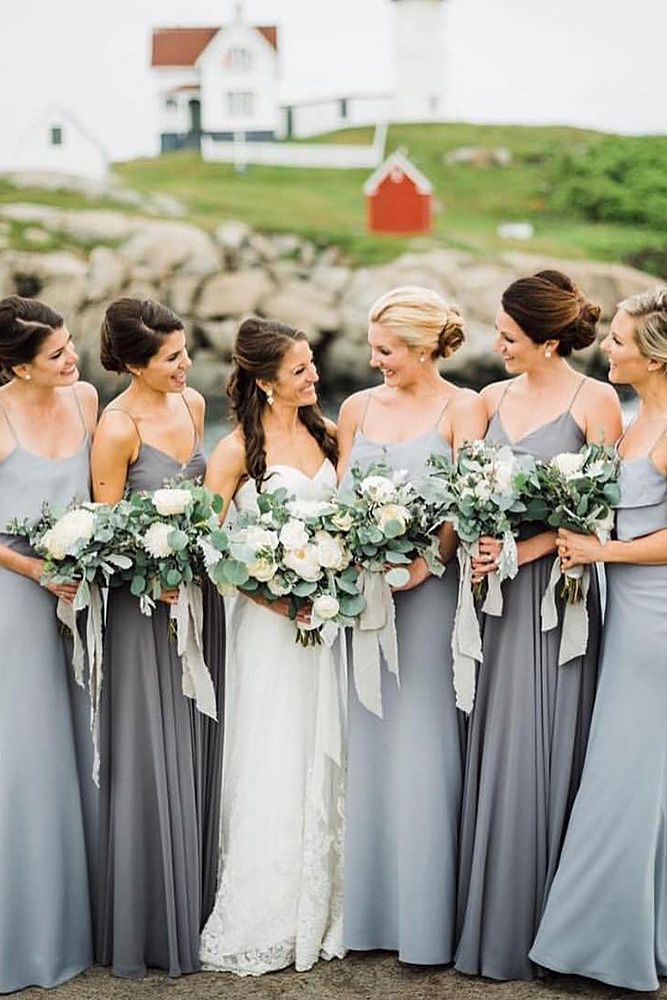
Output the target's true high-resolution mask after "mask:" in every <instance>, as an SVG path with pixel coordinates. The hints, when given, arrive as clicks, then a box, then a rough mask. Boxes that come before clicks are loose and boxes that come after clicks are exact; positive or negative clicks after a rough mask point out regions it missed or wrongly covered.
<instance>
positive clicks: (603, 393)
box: [574, 379, 623, 445]
mask: <svg viewBox="0 0 667 1000" xmlns="http://www.w3.org/2000/svg"><path fill="white" fill-rule="evenodd" d="M581 395H582V396H583V397H584V399H583V400H582V406H583V407H585V409H584V421H585V426H584V430H585V433H586V441H587V443H588V444H607V445H611V444H615V443H616V442H617V441H618V439H619V438H620V436H621V434H622V433H623V414H622V412H621V404H620V403H619V401H618V396H617V395H616V391H615V389H614V388H613V387H612V386H610V385H606V384H605V383H604V382H599V381H598V380H597V379H587V382H586V385H585V386H584V388H583V389H582V392H581ZM574 409H575V411H576V410H577V407H576V406H575V408H574Z"/></svg>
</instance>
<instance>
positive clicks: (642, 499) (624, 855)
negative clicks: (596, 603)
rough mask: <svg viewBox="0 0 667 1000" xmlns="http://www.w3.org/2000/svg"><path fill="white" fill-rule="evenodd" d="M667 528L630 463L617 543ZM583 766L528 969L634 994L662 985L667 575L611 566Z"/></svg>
mask: <svg viewBox="0 0 667 1000" xmlns="http://www.w3.org/2000/svg"><path fill="white" fill-rule="evenodd" d="M665 528H667V480H665V477H664V476H663V475H662V473H661V472H660V471H659V470H658V469H657V468H656V467H655V465H654V464H653V462H652V460H651V457H650V454H649V455H647V456H646V457H643V458H637V459H632V460H628V461H625V462H623V464H622V467H621V503H620V507H619V509H618V511H617V514H616V536H617V538H619V539H620V540H621V541H629V540H631V539H634V538H639V537H641V536H643V535H648V534H650V533H652V532H654V531H661V530H664V529H665ZM606 570H607V607H606V615H605V624H604V632H603V651H602V663H601V667H600V683H599V687H598V693H597V698H596V702H595V711H594V713H593V722H592V724H591V732H590V739H589V743H588V751H587V753H586V763H585V766H584V773H583V776H582V779H581V786H580V788H579V792H578V794H577V798H576V801H575V803H574V808H573V810H572V817H571V819H570V825H569V827H568V831H567V836H566V838H565V844H564V847H563V853H562V857H561V861H560V864H559V866H558V871H557V872H556V875H555V878H554V881H553V885H552V887H551V891H550V893H549V898H548V900H547V905H546V909H545V912H544V916H543V918H542V922H541V924H540V928H539V931H538V934H537V938H536V940H535V944H534V946H533V949H532V951H531V958H532V959H533V961H535V962H539V963H540V964H541V965H545V966H548V967H549V968H550V969H555V970H557V971H559V972H570V973H576V974H578V975H581V976H589V977H591V978H593V979H600V980H602V981H603V982H605V983H611V984H613V985H614V986H620V987H623V988H625V989H629V990H656V989H657V988H658V985H659V984H658V976H664V975H667V777H666V775H667V726H666V725H665V716H666V713H667V565H664V564H663V565H657V566H640V565H636V564H634V565H633V564H631V563H607V564H606Z"/></svg>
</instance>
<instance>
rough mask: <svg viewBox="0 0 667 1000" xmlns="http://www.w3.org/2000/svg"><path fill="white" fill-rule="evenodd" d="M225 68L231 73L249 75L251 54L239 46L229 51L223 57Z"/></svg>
mask: <svg viewBox="0 0 667 1000" xmlns="http://www.w3.org/2000/svg"><path fill="white" fill-rule="evenodd" d="M225 68H226V69H228V70H229V71H230V72H231V73H249V72H250V70H251V69H252V53H251V52H249V51H248V49H243V48H240V47H239V46H235V47H234V48H231V49H229V51H228V52H227V55H226V57H225Z"/></svg>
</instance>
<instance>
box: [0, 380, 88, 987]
mask: <svg viewBox="0 0 667 1000" xmlns="http://www.w3.org/2000/svg"><path fill="white" fill-rule="evenodd" d="M75 398H76V397H75ZM77 405H78V400H77ZM4 419H7V422H8V423H9V426H10V428H11V429H12V433H14V437H15V438H16V446H15V448H14V450H13V451H12V452H11V454H10V455H9V456H8V457H7V458H6V459H5V460H4V462H2V463H0V526H2V527H4V526H5V524H6V523H7V522H8V521H9V520H10V519H12V518H14V517H18V518H31V519H34V518H37V517H39V515H40V512H41V506H42V503H43V502H44V501H48V503H49V504H50V505H51V506H52V507H54V508H56V509H58V508H65V507H66V506H67V505H68V504H69V503H70V502H71V501H73V500H75V499H76V500H86V499H88V498H89V488H90V487H89V480H90V468H89V458H88V454H89V442H88V436H87V434H86V435H85V439H84V442H83V443H82V445H81V447H80V448H79V450H78V451H76V452H75V453H74V454H73V455H71V456H69V457H67V458H63V459H48V458H43V457H42V456H40V455H35V454H33V453H31V452H29V451H26V449H25V448H23V447H22V446H21V444H20V442H19V440H18V438H17V437H16V434H15V432H14V430H13V428H12V425H11V422H10V421H9V418H8V416H7V413H6V411H5V412H4ZM84 431H85V428H84ZM0 544H2V545H7V546H9V547H10V548H12V549H15V550H18V551H20V552H22V553H23V554H26V555H30V554H32V553H31V551H30V549H29V548H28V547H27V545H26V543H25V541H24V540H23V539H19V538H17V537H15V536H11V535H4V534H0ZM0 622H1V623H2V654H1V657H0V993H11V992H12V991H14V990H20V989H23V988H24V987H28V986H45V987H50V986H56V985H57V984H58V983H62V982H63V981H64V980H66V979H69V978H71V977H72V976H75V975H77V974H78V973H79V972H81V971H82V970H83V969H85V968H87V967H88V966H89V965H90V964H91V962H92V959H93V955H92V930H91V913H90V898H89V883H88V860H90V861H91V867H92V859H87V855H86V839H85V833H86V831H85V828H84V811H85V812H86V813H87V814H88V815H89V816H90V819H91V822H92V823H94V812H95V788H94V785H93V782H92V778H91V768H92V752H91V751H90V747H91V746H92V744H91V737H90V728H89V714H88V712H81V713H78V714H79V715H80V724H81V727H82V730H83V731H82V732H81V733H77V729H76V726H77V717H76V715H75V714H74V713H73V704H72V701H71V698H70V691H69V676H68V675H69V674H70V673H71V665H70V663H69V660H68V649H67V644H66V643H65V642H64V641H63V639H62V637H61V635H60V633H59V631H58V626H57V620H56V601H55V598H54V597H53V595H52V594H51V593H49V592H48V591H47V590H44V589H43V588H41V587H39V586H37V584H35V583H34V582H33V581H32V580H28V579H27V578H26V577H23V576H21V575H19V574H18V573H13V572H11V571H9V570H5V569H2V568H0ZM74 694H75V704H76V705H79V702H80V703H81V705H82V706H83V705H84V696H83V692H80V691H79V689H77V691H76V692H74ZM77 741H80V742H81V744H82V746H83V743H84V742H85V741H87V747H88V749H87V750H86V751H85V752H84V756H85V757H86V760H87V761H90V768H88V769H86V768H85V765H84V762H83V761H82V771H81V774H80V775H79V773H78V770H77V752H76V743H77ZM80 779H81V781H80ZM82 800H83V801H82Z"/></svg>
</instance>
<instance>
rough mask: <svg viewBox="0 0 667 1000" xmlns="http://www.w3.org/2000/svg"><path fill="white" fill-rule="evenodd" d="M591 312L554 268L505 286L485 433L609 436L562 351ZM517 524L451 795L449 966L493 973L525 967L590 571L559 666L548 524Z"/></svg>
mask: <svg viewBox="0 0 667 1000" xmlns="http://www.w3.org/2000/svg"><path fill="white" fill-rule="evenodd" d="M599 312H600V310H599V309H598V307H597V306H593V305H591V303H589V302H587V300H586V299H585V297H584V295H583V294H582V292H581V291H580V290H579V289H578V288H577V287H576V285H575V284H574V283H573V282H572V281H571V280H570V279H569V278H568V277H567V276H566V275H564V274H561V272H559V271H542V272H540V273H539V274H536V275H534V276H532V277H529V278H521V279H520V280H519V281H516V282H514V283H513V284H512V285H510V286H509V288H508V289H507V290H506V291H505V293H504V295H503V298H502V306H501V308H500V310H499V312H498V316H497V319H496V328H497V331H498V333H497V337H496V341H495V343H494V350H495V351H497V352H498V353H499V354H500V355H501V356H502V358H503V360H504V362H505V368H506V369H507V371H508V373H509V374H510V375H513V376H516V378H513V379H511V380H509V381H505V382H498V383H494V384H493V385H489V386H487V387H486V389H484V391H483V392H482V398H483V400H484V402H485V404H486V406H487V412H488V415H489V417H490V423H489V430H488V433H487V439H488V440H489V441H495V442H498V443H500V444H509V445H511V447H512V448H513V450H514V452H515V453H516V454H518V455H522V454H530V455H535V456H536V457H537V458H540V459H544V460H548V459H550V458H552V457H553V456H554V455H555V454H558V453H560V452H565V451H578V450H579V448H580V447H581V446H582V445H583V444H584V442H586V441H592V442H593V441H594V442H600V441H601V440H604V441H607V442H609V441H615V440H616V438H617V437H618V434H619V433H620V428H621V413H620V406H619V403H618V399H617V397H616V394H615V392H614V391H613V389H612V388H611V387H610V386H607V385H602V384H601V383H599V382H597V381H595V380H594V379H588V378H584V377H582V376H581V375H579V374H578V373H577V372H575V371H574V370H573V369H572V368H571V367H570V365H569V364H568V361H567V358H568V357H569V355H570V354H571V352H572V351H573V350H576V349H579V348H583V347H586V346H587V345H589V344H592V343H593V341H594V340H595V334H596V323H597V320H598V317H599ZM529 527H530V528H531V529H532V530H530V531H525V532H524V533H523V534H522V536H521V540H520V541H519V543H518V550H519V567H520V568H519V572H518V575H517V576H516V577H515V578H514V579H513V580H508V581H506V582H505V583H504V584H503V591H504V598H505V607H504V614H503V617H502V618H495V617H491V616H489V615H485V616H483V618H484V620H483V625H482V643H483V653H484V661H483V663H482V665H481V667H480V670H479V678H478V686H477V695H476V700H475V705H474V708H473V711H472V715H471V719H470V727H469V738H468V750H467V760H466V773H465V784H464V795H463V811H462V826H461V865H460V873H459V899H458V935H459V942H458V947H457V953H456V961H455V966H456V968H457V969H458V970H459V971H461V972H465V973H469V974H476V975H482V976H489V977H491V978H492V979H530V978H532V977H533V975H534V973H535V968H534V966H533V965H532V963H531V962H530V961H529V959H528V951H529V949H530V946H531V944H532V940H533V937H534V935H535V930H536V928H537V924H538V923H539V919H540V915H541V913H542V909H543V907H544V902H545V899H546V894H547V891H548V889H549V885H550V883H551V879H552V878H553V874H554V871H555V868H556V864H557V863H558V857H559V854H560V849H561V845H562V841H563V836H564V833H565V828H566V825H567V820H568V816H569V813H570V809H571V806H572V801H573V799H574V796H575V794H576V791H577V787H578V785H579V779H580V775H581V768H582V764H583V757H584V752H585V749H586V740H587V737H588V729H589V724H590V717H591V711H592V708H593V699H594V696H595V686H596V680H597V657H598V638H599V630H600V603H599V595H598V588H597V581H596V580H594V581H593V583H592V585H591V590H590V592H589V598H588V613H589V618H590V635H589V642H588V650H587V653H586V655H585V656H584V657H580V658H578V659H574V660H571V661H570V662H568V663H566V664H563V666H561V667H559V666H558V651H559V646H560V627H558V628H555V629H553V630H552V631H550V632H546V633H544V632H542V631H541V616H540V604H541V600H542V595H543V593H544V590H545V588H546V585H547V582H548V578H549V574H550V570H551V566H552V564H553V559H554V553H555V552H556V534H555V532H553V531H545V530H544V529H543V528H540V526H536V525H531V526H529ZM498 549H499V546H498V543H497V542H495V541H494V540H493V539H483V540H482V543H481V544H480V559H479V560H477V561H474V562H473V569H474V577H473V578H475V576H476V578H480V577H481V576H483V574H484V573H485V572H491V571H493V570H494V569H495V566H496V558H497V554H498Z"/></svg>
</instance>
